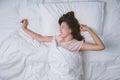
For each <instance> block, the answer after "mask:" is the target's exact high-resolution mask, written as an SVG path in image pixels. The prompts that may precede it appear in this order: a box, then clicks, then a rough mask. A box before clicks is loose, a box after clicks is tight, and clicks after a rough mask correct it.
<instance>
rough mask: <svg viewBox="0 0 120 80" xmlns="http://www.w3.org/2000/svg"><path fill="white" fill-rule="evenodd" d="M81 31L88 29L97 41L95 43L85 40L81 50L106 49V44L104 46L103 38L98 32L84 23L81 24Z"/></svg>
mask: <svg viewBox="0 0 120 80" xmlns="http://www.w3.org/2000/svg"><path fill="white" fill-rule="evenodd" d="M81 31H88V32H89V33H90V35H91V37H92V38H93V40H94V42H95V43H94V44H93V43H87V42H84V43H83V45H82V47H81V49H80V50H95V51H97V50H103V49H105V46H104V44H103V42H102V40H101V39H100V38H99V37H98V36H97V35H96V33H95V32H94V31H93V30H92V29H91V28H89V27H87V26H86V25H83V26H81Z"/></svg>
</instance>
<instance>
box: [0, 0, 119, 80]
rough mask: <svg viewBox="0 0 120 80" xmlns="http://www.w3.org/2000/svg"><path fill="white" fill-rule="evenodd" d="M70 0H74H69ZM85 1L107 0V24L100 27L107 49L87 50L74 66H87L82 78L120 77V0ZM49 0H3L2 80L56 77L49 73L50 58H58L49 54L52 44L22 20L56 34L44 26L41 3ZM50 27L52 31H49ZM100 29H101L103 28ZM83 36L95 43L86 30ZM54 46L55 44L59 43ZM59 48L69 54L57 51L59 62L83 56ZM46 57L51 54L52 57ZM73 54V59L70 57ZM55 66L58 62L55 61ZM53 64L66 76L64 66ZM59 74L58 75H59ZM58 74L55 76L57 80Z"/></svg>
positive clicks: (0, 18) (109, 79)
mask: <svg viewBox="0 0 120 80" xmlns="http://www.w3.org/2000/svg"><path fill="white" fill-rule="evenodd" d="M67 1H72V0H65V2H67ZM76 1H83V0H76ZM85 1H90V3H92V2H97V3H99V2H100V3H101V1H103V2H105V6H104V7H105V11H104V12H105V13H104V24H103V25H104V26H103V27H102V29H100V33H101V32H102V33H103V34H102V35H99V36H100V38H101V39H102V40H103V42H104V44H105V46H106V49H105V50H103V51H83V52H81V53H80V54H81V55H80V56H81V59H82V60H83V61H82V62H81V63H83V64H82V65H78V62H77V61H75V64H72V66H73V65H76V66H74V68H75V67H76V68H77V67H79V66H83V68H82V67H81V69H82V71H81V73H83V74H82V77H84V79H82V80H120V37H119V36H120V32H119V29H120V27H119V26H120V19H119V18H120V14H119V13H120V0H85ZM45 2H47V0H34V1H33V0H31V1H30V0H13V2H12V1H11V0H1V1H0V80H48V76H50V79H51V78H52V75H49V73H48V70H50V69H49V66H48V61H50V60H52V59H54V58H52V57H53V55H49V54H48V50H47V49H46V48H48V46H49V45H51V44H50V43H49V44H46V45H43V44H42V43H39V42H37V41H36V40H34V39H33V38H31V37H30V36H29V35H27V34H25V33H24V32H23V31H22V30H20V26H21V24H20V20H21V19H22V18H27V19H28V20H29V24H30V25H29V28H30V29H32V30H33V31H35V32H38V33H41V34H45V35H46V34H52V35H53V34H54V33H55V32H51V31H52V29H51V28H50V27H45V26H42V25H43V23H42V21H44V19H43V16H41V12H42V11H41V8H40V4H42V3H45ZM48 2H58V3H59V1H56V0H49V1H48ZM60 2H63V3H64V1H63V0H60ZM87 3H89V2H87ZM47 4H48V3H47ZM85 4H86V3H85ZM94 5H95V4H94ZM63 6H64V5H63ZM91 11H92V10H91ZM42 15H43V13H42ZM46 25H47V24H46ZM101 25H102V24H101ZM47 26H48V25H47ZM93 28H94V27H93ZM47 29H48V30H49V32H46V30H47ZM97 29H99V27H98V28H97ZM55 30H58V28H54V29H53V31H55ZM101 30H102V31H101ZM83 35H84V36H85V38H86V41H87V42H93V40H92V38H91V37H90V35H89V34H88V33H83ZM53 44H54V43H53ZM53 46H54V47H55V45H53ZM51 50H52V49H51ZM57 50H60V51H61V50H62V51H64V52H65V53H66V54H64V55H59V56H56V55H57V54H55V53H54V55H55V56H56V57H57V58H55V59H56V62H57V61H58V62H60V63H61V60H60V61H59V60H57V59H58V58H60V59H61V58H63V60H62V62H64V63H70V64H71V63H73V62H72V61H73V60H79V57H76V58H75V59H74V57H75V56H76V55H74V56H73V55H72V56H71V55H67V54H69V51H67V50H65V49H63V48H59V47H58V48H57V49H54V50H52V51H57ZM43 53H44V54H43ZM60 54H62V53H60ZM70 54H71V53H70ZM41 56H42V57H41ZM46 56H49V58H48V57H46ZM50 56H51V57H50ZM64 56H67V57H64ZM71 57H72V59H69V58H71ZM49 59H50V60H49ZM67 59H69V60H70V61H69V60H67ZM56 62H55V64H56ZM51 65H54V63H53V64H51ZM58 65H59V64H58ZM60 66H62V65H60ZM53 67H55V68H53V69H55V70H56V71H58V72H59V73H60V74H61V75H63V74H62V70H61V69H60V71H59V68H57V67H56V65H54V66H53ZM67 67H68V66H67ZM76 68H75V69H76ZM62 69H65V68H62ZM67 69H69V68H67ZM67 69H66V70H67ZM79 69H80V68H79ZM63 71H64V70H63ZM66 72H67V71H66ZM71 74H72V73H71ZM79 74H80V73H79ZM55 75H56V77H57V74H55ZM73 76H76V75H73ZM56 77H54V79H55V78H56ZM63 78H64V77H63ZM54 79H51V80H54ZM59 79H60V78H59ZM59 79H55V80H59ZM68 79H69V77H68ZM68 79H67V80H68ZM70 79H71V78H70ZM70 79H69V80H70ZM62 80H65V79H62ZM74 80H75V79H74ZM76 80H77V79H76Z"/></svg>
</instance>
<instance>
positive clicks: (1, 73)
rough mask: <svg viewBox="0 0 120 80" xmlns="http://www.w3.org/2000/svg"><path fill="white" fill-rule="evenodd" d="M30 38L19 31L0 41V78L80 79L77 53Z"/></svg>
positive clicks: (80, 65)
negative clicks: (31, 41)
mask: <svg viewBox="0 0 120 80" xmlns="http://www.w3.org/2000/svg"><path fill="white" fill-rule="evenodd" d="M26 38H27V39H26ZM30 40H32V38H30V37H27V36H25V34H23V33H22V32H21V31H19V32H15V33H14V35H11V36H10V37H9V38H7V39H6V40H5V41H4V42H2V43H1V47H0V59H1V60H0V80H81V77H82V75H83V71H82V70H83V69H82V58H81V56H80V54H78V53H74V52H71V51H68V50H66V49H64V48H62V47H58V46H56V41H55V40H53V41H52V42H51V43H49V45H46V44H44V43H39V42H37V41H34V42H33V43H30Z"/></svg>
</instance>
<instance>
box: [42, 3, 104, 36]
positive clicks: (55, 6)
mask: <svg viewBox="0 0 120 80" xmlns="http://www.w3.org/2000/svg"><path fill="white" fill-rule="evenodd" d="M40 8H41V16H42V20H41V21H42V22H41V26H42V27H43V26H44V32H45V33H44V34H45V35H55V34H58V32H59V25H58V19H59V18H60V16H62V15H63V14H65V13H67V12H69V11H74V12H75V16H76V18H77V19H78V20H79V22H80V23H82V24H87V25H88V26H90V27H91V28H92V29H93V30H94V31H95V32H96V33H97V34H99V35H102V31H103V17H104V3H103V2H64V3H62V2H61V3H45V4H41V5H40Z"/></svg>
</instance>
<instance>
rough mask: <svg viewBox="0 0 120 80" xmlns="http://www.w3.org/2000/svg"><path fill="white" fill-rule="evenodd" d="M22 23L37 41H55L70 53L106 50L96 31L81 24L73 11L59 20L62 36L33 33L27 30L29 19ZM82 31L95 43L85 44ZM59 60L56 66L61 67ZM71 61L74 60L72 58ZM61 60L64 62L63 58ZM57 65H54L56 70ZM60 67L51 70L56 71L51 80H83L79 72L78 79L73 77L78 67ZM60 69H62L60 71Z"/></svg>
mask: <svg viewBox="0 0 120 80" xmlns="http://www.w3.org/2000/svg"><path fill="white" fill-rule="evenodd" d="M21 23H22V29H23V31H25V32H26V33H27V34H29V35H30V36H31V37H33V38H34V39H36V40H37V41H39V42H51V41H52V40H55V41H56V44H57V46H61V47H63V48H64V49H67V50H68V51H70V52H75V53H76V52H80V51H83V50H92V51H99V50H104V49H105V46H104V44H103V42H102V41H101V39H100V38H99V37H98V36H97V35H96V34H95V33H94V31H93V30H92V29H91V28H90V27H88V26H87V25H83V24H81V25H80V24H79V22H78V20H77V19H76V18H75V16H74V12H73V11H70V12H68V13H66V14H63V15H62V16H61V17H60V18H59V20H58V23H59V25H60V30H59V31H60V34H59V35H56V36H42V35H41V34H37V33H35V32H33V31H31V30H30V29H28V28H27V26H28V21H27V19H23V20H22V21H21ZM81 31H88V32H89V33H90V35H91V37H92V38H93V40H94V42H95V43H87V42H85V40H84V37H83V36H82V35H81V34H80V32H81ZM53 53H54V52H53ZM54 54H57V53H54ZM66 54H67V53H66ZM52 55H53V54H52ZM70 55H72V54H70ZM73 55H74V54H73ZM75 55H76V54H75ZM58 58H59V57H58ZM58 58H56V60H55V62H56V63H55V64H56V65H57V64H58V63H60V65H61V64H63V62H61V61H60V60H59V61H58V62H57V59H58ZM66 58H67V57H65V59H66ZM70 59H72V58H70ZM76 59H77V57H76ZM61 60H62V58H61ZM72 61H74V60H71V62H72ZM68 62H69V60H68ZM74 63H75V62H73V63H71V65H73V64H74ZM56 65H54V68H55V66H56ZM60 65H59V67H57V68H56V69H54V68H51V69H54V70H52V71H51V72H50V75H51V76H53V77H50V78H49V80H81V79H80V76H79V75H78V73H77V71H78V70H76V73H77V74H76V75H77V76H79V77H76V76H74V77H73V73H74V72H75V70H74V69H77V68H76V67H73V68H72V67H71V66H69V68H70V69H69V70H68V67H67V68H65V65H64V67H62V68H60ZM51 67H53V64H52V65H51ZM58 68H60V71H59V70H58ZM63 68H65V69H64V71H63V72H64V75H65V76H64V77H63V72H61V71H62V70H63ZM66 69H67V70H68V72H67V71H66ZM55 70H56V72H55ZM53 71H54V72H53ZM57 72H61V73H57ZM72 72H73V73H72ZM52 74H53V75H52ZM61 74H62V75H61ZM74 74H75V73H74ZM59 75H60V76H59ZM67 75H69V76H68V77H70V75H71V76H72V78H68V77H67ZM57 76H59V77H57ZM55 77H56V78H55Z"/></svg>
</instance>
